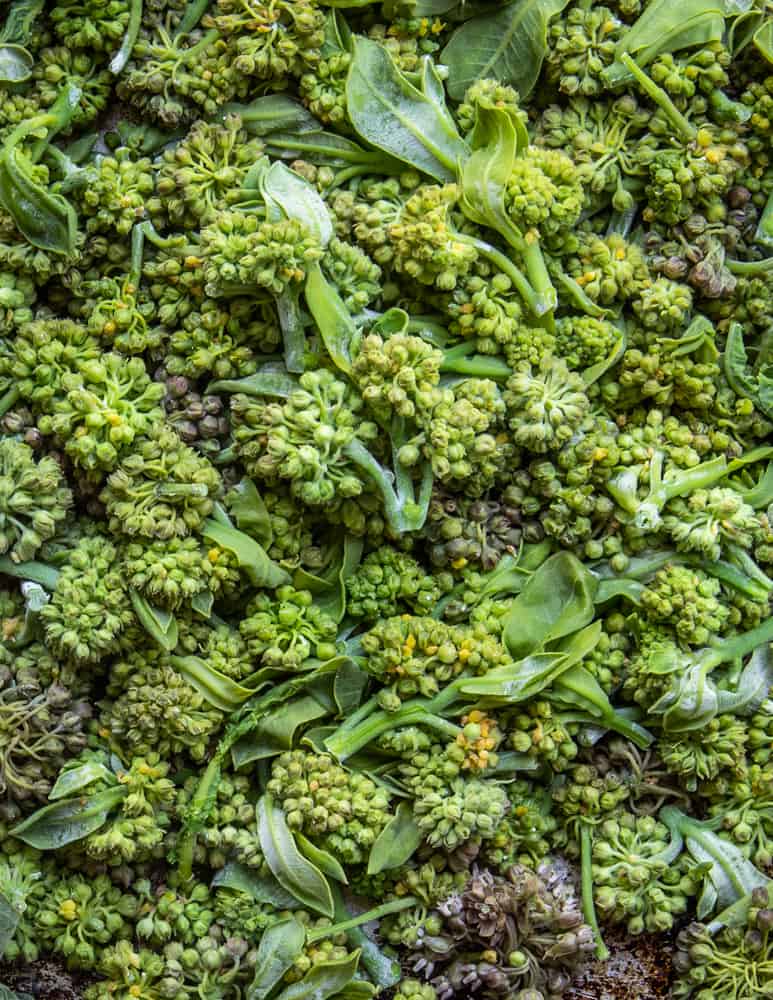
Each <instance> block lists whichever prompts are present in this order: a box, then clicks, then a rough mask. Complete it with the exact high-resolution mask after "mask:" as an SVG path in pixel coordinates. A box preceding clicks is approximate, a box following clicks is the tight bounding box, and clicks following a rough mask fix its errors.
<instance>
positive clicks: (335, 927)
mask: <svg viewBox="0 0 773 1000" xmlns="http://www.w3.org/2000/svg"><path fill="white" fill-rule="evenodd" d="M417 902H418V900H417V899H416V897H415V896H404V897H403V898H402V899H393V900H392V901H391V902H389V903H382V905H381V906H376V907H374V908H373V909H372V910H366V912H365V913H359V914H358V915H357V916H356V917H350V918H349V919H348V920H343V921H342V922H341V923H340V924H331V925H330V926H329V927H318V928H317V929H316V930H312V931H307V932H306V941H307V942H308V943H309V944H311V943H313V942H314V941H324V940H325V938H330V937H335V935H336V934H344V933H345V932H346V931H350V930H352V928H354V927H359V926H361V925H362V924H367V923H369V922H370V921H371V920H380V919H381V918H382V917H387V916H389V914H390V913H400V911H401V910H409V909H410V908H411V907H412V906H415V905H416V903H417Z"/></svg>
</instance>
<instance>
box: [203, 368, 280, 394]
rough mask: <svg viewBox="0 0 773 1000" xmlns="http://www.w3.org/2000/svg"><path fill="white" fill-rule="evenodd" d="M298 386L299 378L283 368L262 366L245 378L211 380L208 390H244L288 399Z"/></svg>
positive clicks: (244, 391)
mask: <svg viewBox="0 0 773 1000" xmlns="http://www.w3.org/2000/svg"><path fill="white" fill-rule="evenodd" d="M297 388H298V380H297V379H296V378H294V377H293V376H292V375H288V373H287V372H286V371H285V370H284V369H283V368H282V369H276V368H273V367H272V368H262V369H260V371H257V372H255V374H254V375H245V377H244V378H236V379H220V380H219V381H217V382H210V383H209V385H208V386H207V392H209V393H215V392H243V393H244V395H245V396H272V397H275V398H276V399H287V397H288V396H290V395H291V394H292V393H293V392H295V390H296V389H297Z"/></svg>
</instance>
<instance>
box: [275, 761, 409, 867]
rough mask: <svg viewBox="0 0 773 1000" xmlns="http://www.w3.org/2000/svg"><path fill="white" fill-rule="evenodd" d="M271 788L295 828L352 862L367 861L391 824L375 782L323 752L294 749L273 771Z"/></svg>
mask: <svg viewBox="0 0 773 1000" xmlns="http://www.w3.org/2000/svg"><path fill="white" fill-rule="evenodd" d="M267 790H268V791H269V792H270V793H271V795H272V796H273V797H274V800H275V801H276V803H277V804H278V805H280V806H281V807H282V809H283V810H284V812H285V816H286V819H287V823H288V825H289V827H290V828H291V829H293V830H299V831H301V832H303V833H305V834H306V835H307V836H308V837H310V838H311V839H312V840H313V841H315V842H316V843H318V844H319V846H321V847H325V848H326V849H327V850H330V851H332V852H333V854H334V856H336V857H340V858H341V859H342V860H344V861H346V862H347V863H349V864H358V863H360V862H362V861H363V860H365V858H366V857H367V854H368V850H369V848H370V847H371V846H372V844H373V843H374V841H375V840H376V838H377V837H378V835H379V833H381V831H382V830H383V828H384V826H385V825H386V823H387V821H388V819H389V816H390V808H389V797H388V795H387V794H386V793H385V792H384V791H383V789H381V788H380V787H378V786H377V785H376V784H375V783H374V782H373V781H372V780H371V779H370V778H367V777H365V775H363V774H359V773H358V772H356V771H352V772H347V771H345V770H344V769H343V768H342V767H340V766H339V765H338V764H335V763H334V762H333V760H332V759H331V758H330V757H327V756H325V755H324V754H312V753H306V752H304V751H302V750H293V751H291V752H289V753H284V754H281V755H280V756H279V757H278V758H277V759H276V760H275V762H274V764H273V765H272V768H271V778H270V780H269V782H268V785H267Z"/></svg>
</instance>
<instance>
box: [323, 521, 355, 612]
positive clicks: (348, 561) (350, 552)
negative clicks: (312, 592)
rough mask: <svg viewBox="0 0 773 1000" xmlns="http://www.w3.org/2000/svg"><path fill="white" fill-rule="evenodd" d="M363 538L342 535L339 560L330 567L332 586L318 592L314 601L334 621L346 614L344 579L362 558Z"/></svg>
mask: <svg viewBox="0 0 773 1000" xmlns="http://www.w3.org/2000/svg"><path fill="white" fill-rule="evenodd" d="M362 550H363V540H362V539H361V538H355V537H354V535H346V536H345V537H344V546H343V550H342V552H341V559H340V562H339V563H338V564H337V565H336V566H335V567H332V568H331V573H330V579H331V582H332V584H333V585H332V587H331V588H330V590H329V591H327V592H326V593H322V594H319V595H318V596H317V597H316V598H315V600H314V603H315V604H316V605H317V607H319V608H321V609H322V610H323V611H324V612H325V614H327V615H329V616H330V617H331V618H332V619H333V620H334V621H336V622H339V623H340V622H341V621H342V620H343V617H344V615H345V614H346V581H347V580H348V579H349V577H350V576H352V575H353V573H354V572H355V571H356V569H357V567H358V566H359V564H360V559H361V558H362Z"/></svg>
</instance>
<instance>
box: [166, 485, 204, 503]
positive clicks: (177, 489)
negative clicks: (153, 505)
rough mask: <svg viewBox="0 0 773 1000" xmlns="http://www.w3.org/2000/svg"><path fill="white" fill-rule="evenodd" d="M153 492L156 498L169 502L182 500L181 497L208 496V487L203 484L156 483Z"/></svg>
mask: <svg viewBox="0 0 773 1000" xmlns="http://www.w3.org/2000/svg"><path fill="white" fill-rule="evenodd" d="M153 492H154V493H155V494H156V496H157V497H166V498H167V499H169V500H174V499H182V498H183V497H201V498H202V499H204V498H205V497H207V496H209V487H208V486H206V485H205V484H204V483H156V485H155V486H154V488H153Z"/></svg>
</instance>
